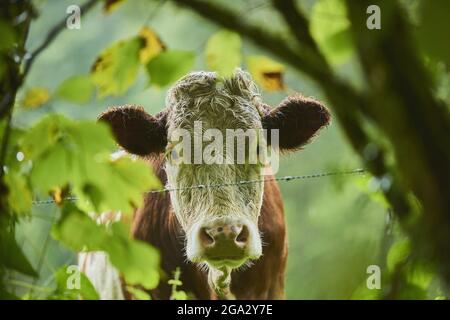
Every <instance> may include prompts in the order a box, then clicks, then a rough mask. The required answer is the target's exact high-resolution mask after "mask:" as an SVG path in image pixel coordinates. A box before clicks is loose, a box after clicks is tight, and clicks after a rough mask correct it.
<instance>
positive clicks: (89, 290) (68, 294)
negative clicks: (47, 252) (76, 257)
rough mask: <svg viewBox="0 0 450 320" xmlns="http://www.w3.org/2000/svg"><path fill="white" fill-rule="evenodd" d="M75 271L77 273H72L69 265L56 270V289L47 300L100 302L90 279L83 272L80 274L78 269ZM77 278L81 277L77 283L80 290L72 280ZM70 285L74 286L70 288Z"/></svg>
mask: <svg viewBox="0 0 450 320" xmlns="http://www.w3.org/2000/svg"><path fill="white" fill-rule="evenodd" d="M74 271H75V272H72V270H70V269H69V267H68V266H67V265H64V266H62V267H60V268H59V269H58V270H56V272H55V274H54V278H55V282H56V289H55V291H54V292H52V294H51V295H50V296H49V297H47V298H48V299H58V300H62V299H68V300H76V299H79V298H80V297H81V298H82V299H84V300H99V299H100V296H99V294H98V292H97V290H95V288H94V286H93V284H92V283H91V281H90V280H89V278H88V277H87V276H86V275H85V274H84V273H83V272H80V271H79V270H78V268H76V269H74ZM76 277H79V279H77V281H79V283H78V284H79V288H77V287H76V286H73V285H74V283H71V282H72V281H71V280H73V279H74V278H76ZM73 282H76V281H73ZM69 284H72V286H69Z"/></svg>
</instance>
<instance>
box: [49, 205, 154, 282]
mask: <svg viewBox="0 0 450 320" xmlns="http://www.w3.org/2000/svg"><path fill="white" fill-rule="evenodd" d="M52 235H53V237H54V238H56V239H57V240H59V241H61V242H63V243H64V244H66V245H67V246H69V247H70V248H72V249H73V250H75V251H81V250H83V249H85V250H87V251H105V252H106V253H108V255H109V260H110V262H111V264H112V265H113V266H114V267H116V268H117V269H118V270H119V271H120V272H121V274H122V275H123V277H124V278H125V280H126V282H127V283H128V284H130V285H141V286H143V287H144V288H146V289H153V288H155V287H156V286H157V285H158V282H159V263H160V257H159V253H158V251H157V250H156V249H155V248H153V247H152V246H150V245H149V244H147V243H145V242H143V241H140V240H134V239H131V238H130V237H129V234H128V231H127V229H126V227H125V225H124V224H123V223H121V222H114V223H112V224H111V225H110V226H109V227H106V226H104V225H98V224H97V223H95V221H93V220H92V219H91V218H89V217H88V216H87V215H86V214H85V213H83V212H82V211H80V210H79V209H78V208H76V207H75V206H74V205H73V204H65V205H64V208H63V215H62V218H61V220H60V221H58V223H56V224H55V225H54V226H53V228H52Z"/></svg>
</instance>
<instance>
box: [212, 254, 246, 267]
mask: <svg viewBox="0 0 450 320" xmlns="http://www.w3.org/2000/svg"><path fill="white" fill-rule="evenodd" d="M205 260H206V262H207V263H208V264H209V265H211V266H212V267H215V268H223V267H229V268H233V269H234V268H239V267H240V266H242V265H243V264H244V263H245V262H246V261H247V260H248V257H247V256H242V255H240V256H213V257H206V259H205Z"/></svg>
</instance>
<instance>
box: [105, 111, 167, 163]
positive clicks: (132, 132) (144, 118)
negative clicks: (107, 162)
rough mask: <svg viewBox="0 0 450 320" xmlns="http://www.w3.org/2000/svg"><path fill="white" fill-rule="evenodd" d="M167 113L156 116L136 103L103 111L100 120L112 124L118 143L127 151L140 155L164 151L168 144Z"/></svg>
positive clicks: (163, 112)
mask: <svg viewBox="0 0 450 320" xmlns="http://www.w3.org/2000/svg"><path fill="white" fill-rule="evenodd" d="M166 118H167V113H166V112H165V111H162V112H160V113H158V114H157V115H155V116H151V115H150V114H148V113H147V112H145V110H144V108H142V107H141V106H136V105H125V106H120V107H112V108H109V109H108V110H106V111H105V112H103V113H102V114H101V115H100V116H99V117H98V120H99V121H104V122H107V123H109V124H110V126H111V129H112V131H113V134H114V137H115V138H116V141H117V143H118V144H119V145H120V146H121V147H122V148H124V149H125V150H126V151H128V152H130V153H132V154H136V155H139V156H146V155H149V154H152V153H160V152H164V150H165V148H166V145H167V131H166Z"/></svg>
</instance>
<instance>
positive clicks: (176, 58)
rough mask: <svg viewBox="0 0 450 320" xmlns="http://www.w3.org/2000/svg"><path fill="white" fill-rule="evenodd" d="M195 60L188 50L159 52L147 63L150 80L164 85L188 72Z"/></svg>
mask: <svg viewBox="0 0 450 320" xmlns="http://www.w3.org/2000/svg"><path fill="white" fill-rule="evenodd" d="M194 60H195V55H194V53H193V52H190V51H179V50H168V51H165V52H162V53H160V54H159V55H158V56H156V57H155V58H153V59H152V60H150V62H149V63H148V64H147V72H148V74H149V76H150V82H151V83H152V84H156V85H158V86H166V85H168V84H171V83H173V82H175V81H177V80H178V79H179V78H181V77H182V76H184V75H185V74H186V73H188V72H189V71H190V70H191V68H192V66H193V64H194Z"/></svg>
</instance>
